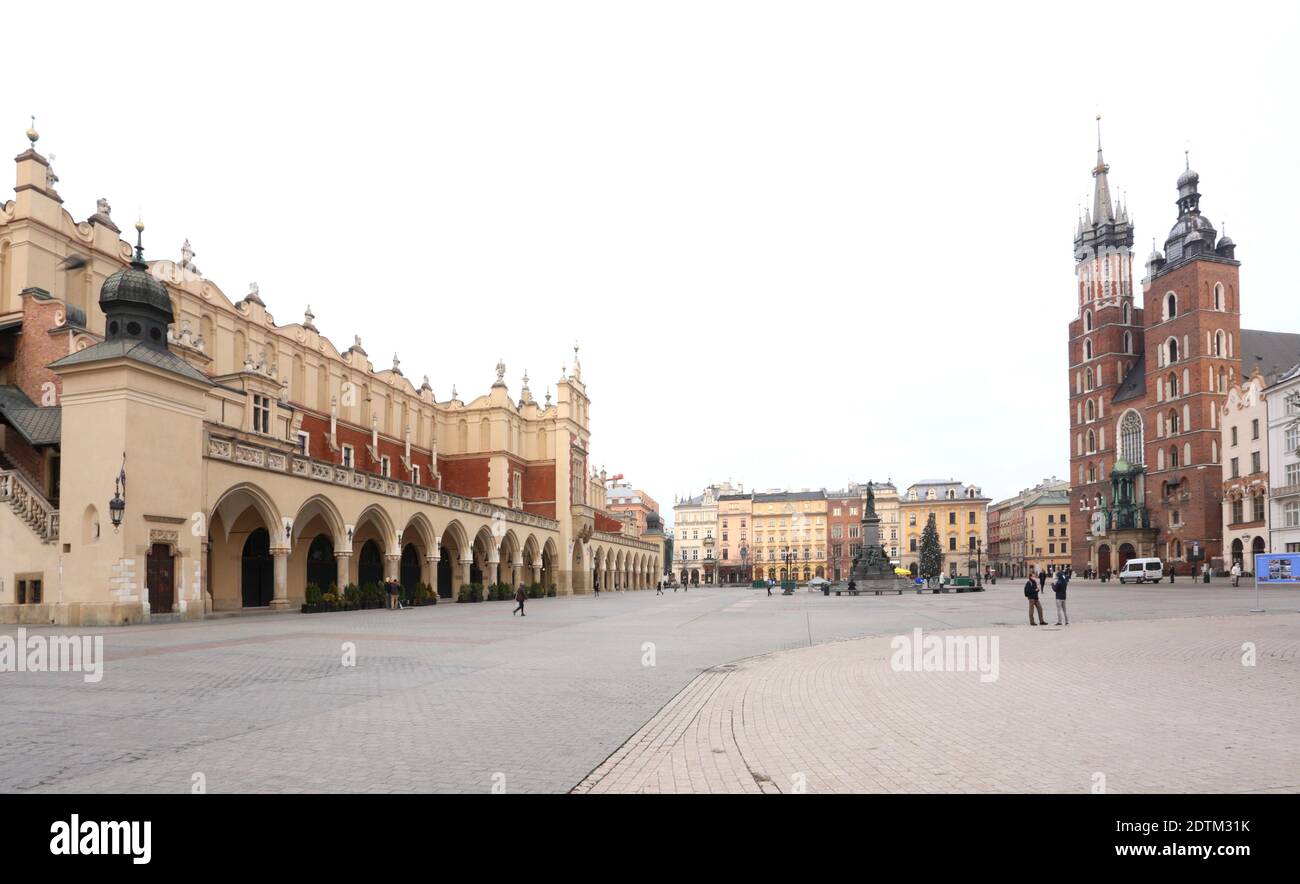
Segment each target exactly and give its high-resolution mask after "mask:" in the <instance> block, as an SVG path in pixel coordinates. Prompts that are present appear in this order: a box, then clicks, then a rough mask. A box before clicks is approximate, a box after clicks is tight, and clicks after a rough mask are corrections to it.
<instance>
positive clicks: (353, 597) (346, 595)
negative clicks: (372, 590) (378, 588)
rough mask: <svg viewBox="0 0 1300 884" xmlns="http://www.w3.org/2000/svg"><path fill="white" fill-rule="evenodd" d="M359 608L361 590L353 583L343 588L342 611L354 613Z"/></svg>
mask: <svg viewBox="0 0 1300 884" xmlns="http://www.w3.org/2000/svg"><path fill="white" fill-rule="evenodd" d="M360 607H361V589H360V587H358V586H357V585H356V584H355V583H349V584H348V585H347V586H345V587H343V610H344V611H355V610H357V609H358V608H360Z"/></svg>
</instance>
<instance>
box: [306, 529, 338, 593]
mask: <svg viewBox="0 0 1300 884" xmlns="http://www.w3.org/2000/svg"><path fill="white" fill-rule="evenodd" d="M337 582H338V566H337V565H336V563H335V561H334V541H333V540H331V539H330V536H329V535H328V534H317V535H316V536H315V537H313V538H312V540H311V546H310V547H309V548H308V549H307V585H308V586H313V585H314V586H317V587H319V588H320V589H322V590H328V589H329V588H330V587H331V586H333V587H334V588H335V589H337V588H338V587H337V586H336V585H335V584H336V583H337Z"/></svg>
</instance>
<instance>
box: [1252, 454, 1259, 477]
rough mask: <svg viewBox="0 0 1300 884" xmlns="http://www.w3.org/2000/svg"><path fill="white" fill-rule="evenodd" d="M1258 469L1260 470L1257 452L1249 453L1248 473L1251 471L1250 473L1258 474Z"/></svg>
mask: <svg viewBox="0 0 1300 884" xmlns="http://www.w3.org/2000/svg"><path fill="white" fill-rule="evenodd" d="M1259 469H1260V467H1259V452H1258V451H1252V452H1251V453H1250V471H1251V472H1252V473H1258V472H1259Z"/></svg>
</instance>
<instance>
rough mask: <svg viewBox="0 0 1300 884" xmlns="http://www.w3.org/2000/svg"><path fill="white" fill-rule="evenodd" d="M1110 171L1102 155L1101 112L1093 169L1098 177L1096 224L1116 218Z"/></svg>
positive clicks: (1094, 200) (1094, 209) (1094, 201)
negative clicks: (1095, 159) (1112, 199)
mask: <svg viewBox="0 0 1300 884" xmlns="http://www.w3.org/2000/svg"><path fill="white" fill-rule="evenodd" d="M1109 171H1110V166H1107V165H1106V161H1105V160H1104V159H1102V156H1101V114H1097V167H1096V168H1095V169H1093V170H1092V177H1093V178H1094V179H1096V182H1095V184H1094V185H1093V191H1092V219H1093V223H1095V224H1104V223H1106V222H1107V221H1113V220H1115V210H1114V208H1113V207H1112V206H1111V202H1110V183H1109V182H1108V181H1107V180H1106V173H1107V172H1109Z"/></svg>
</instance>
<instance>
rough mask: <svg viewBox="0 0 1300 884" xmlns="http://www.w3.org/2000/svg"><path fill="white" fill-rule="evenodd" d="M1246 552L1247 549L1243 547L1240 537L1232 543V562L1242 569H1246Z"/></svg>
mask: <svg viewBox="0 0 1300 884" xmlns="http://www.w3.org/2000/svg"><path fill="white" fill-rule="evenodd" d="M1245 552H1246V547H1245V546H1243V545H1242V543H1241V538H1240V537H1238V538H1237V539H1236V540H1234V541H1232V560H1233V561H1234V562H1235V563H1237V564H1238V565H1241V567H1242V568H1245V567H1246V565H1245Z"/></svg>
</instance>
